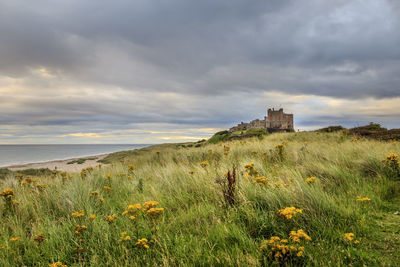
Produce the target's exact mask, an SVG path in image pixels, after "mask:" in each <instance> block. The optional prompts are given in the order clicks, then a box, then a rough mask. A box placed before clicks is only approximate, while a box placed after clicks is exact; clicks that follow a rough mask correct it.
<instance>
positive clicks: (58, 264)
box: [49, 261, 68, 267]
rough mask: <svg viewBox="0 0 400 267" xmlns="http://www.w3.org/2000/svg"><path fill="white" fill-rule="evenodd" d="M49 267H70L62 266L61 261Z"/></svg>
mask: <svg viewBox="0 0 400 267" xmlns="http://www.w3.org/2000/svg"><path fill="white" fill-rule="evenodd" d="M49 267H68V266H67V265H65V264H62V262H60V261H57V262H55V263H52V264H49Z"/></svg>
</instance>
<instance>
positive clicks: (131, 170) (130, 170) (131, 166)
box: [128, 164, 136, 172]
mask: <svg viewBox="0 0 400 267" xmlns="http://www.w3.org/2000/svg"><path fill="white" fill-rule="evenodd" d="M135 168H136V166H135V165H133V164H129V165H128V171H129V172H133V171H134V170H135Z"/></svg>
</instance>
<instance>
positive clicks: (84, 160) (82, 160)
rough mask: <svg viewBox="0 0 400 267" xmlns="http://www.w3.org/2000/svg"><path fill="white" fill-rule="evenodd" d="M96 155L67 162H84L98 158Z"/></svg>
mask: <svg viewBox="0 0 400 267" xmlns="http://www.w3.org/2000/svg"><path fill="white" fill-rule="evenodd" d="M96 159H97V158H96V157H91V158H80V159H75V160H71V161H69V162H67V164H83V163H85V162H86V161H88V160H96Z"/></svg>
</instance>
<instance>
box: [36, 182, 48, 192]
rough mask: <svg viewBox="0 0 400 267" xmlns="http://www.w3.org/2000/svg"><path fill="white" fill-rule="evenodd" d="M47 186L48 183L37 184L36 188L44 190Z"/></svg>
mask: <svg viewBox="0 0 400 267" xmlns="http://www.w3.org/2000/svg"><path fill="white" fill-rule="evenodd" d="M46 187H47V184H37V185H36V188H37V189H39V191H43V190H44V189H45V188H46Z"/></svg>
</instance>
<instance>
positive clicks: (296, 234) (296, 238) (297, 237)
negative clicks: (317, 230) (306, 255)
mask: <svg viewBox="0 0 400 267" xmlns="http://www.w3.org/2000/svg"><path fill="white" fill-rule="evenodd" d="M289 236H290V237H289V238H290V239H291V240H292V241H293V242H295V243H300V241H301V239H302V238H303V239H305V240H308V241H309V240H311V237H310V236H309V235H307V234H306V233H305V232H304V231H303V230H301V229H299V230H297V231H290V234H289Z"/></svg>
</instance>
